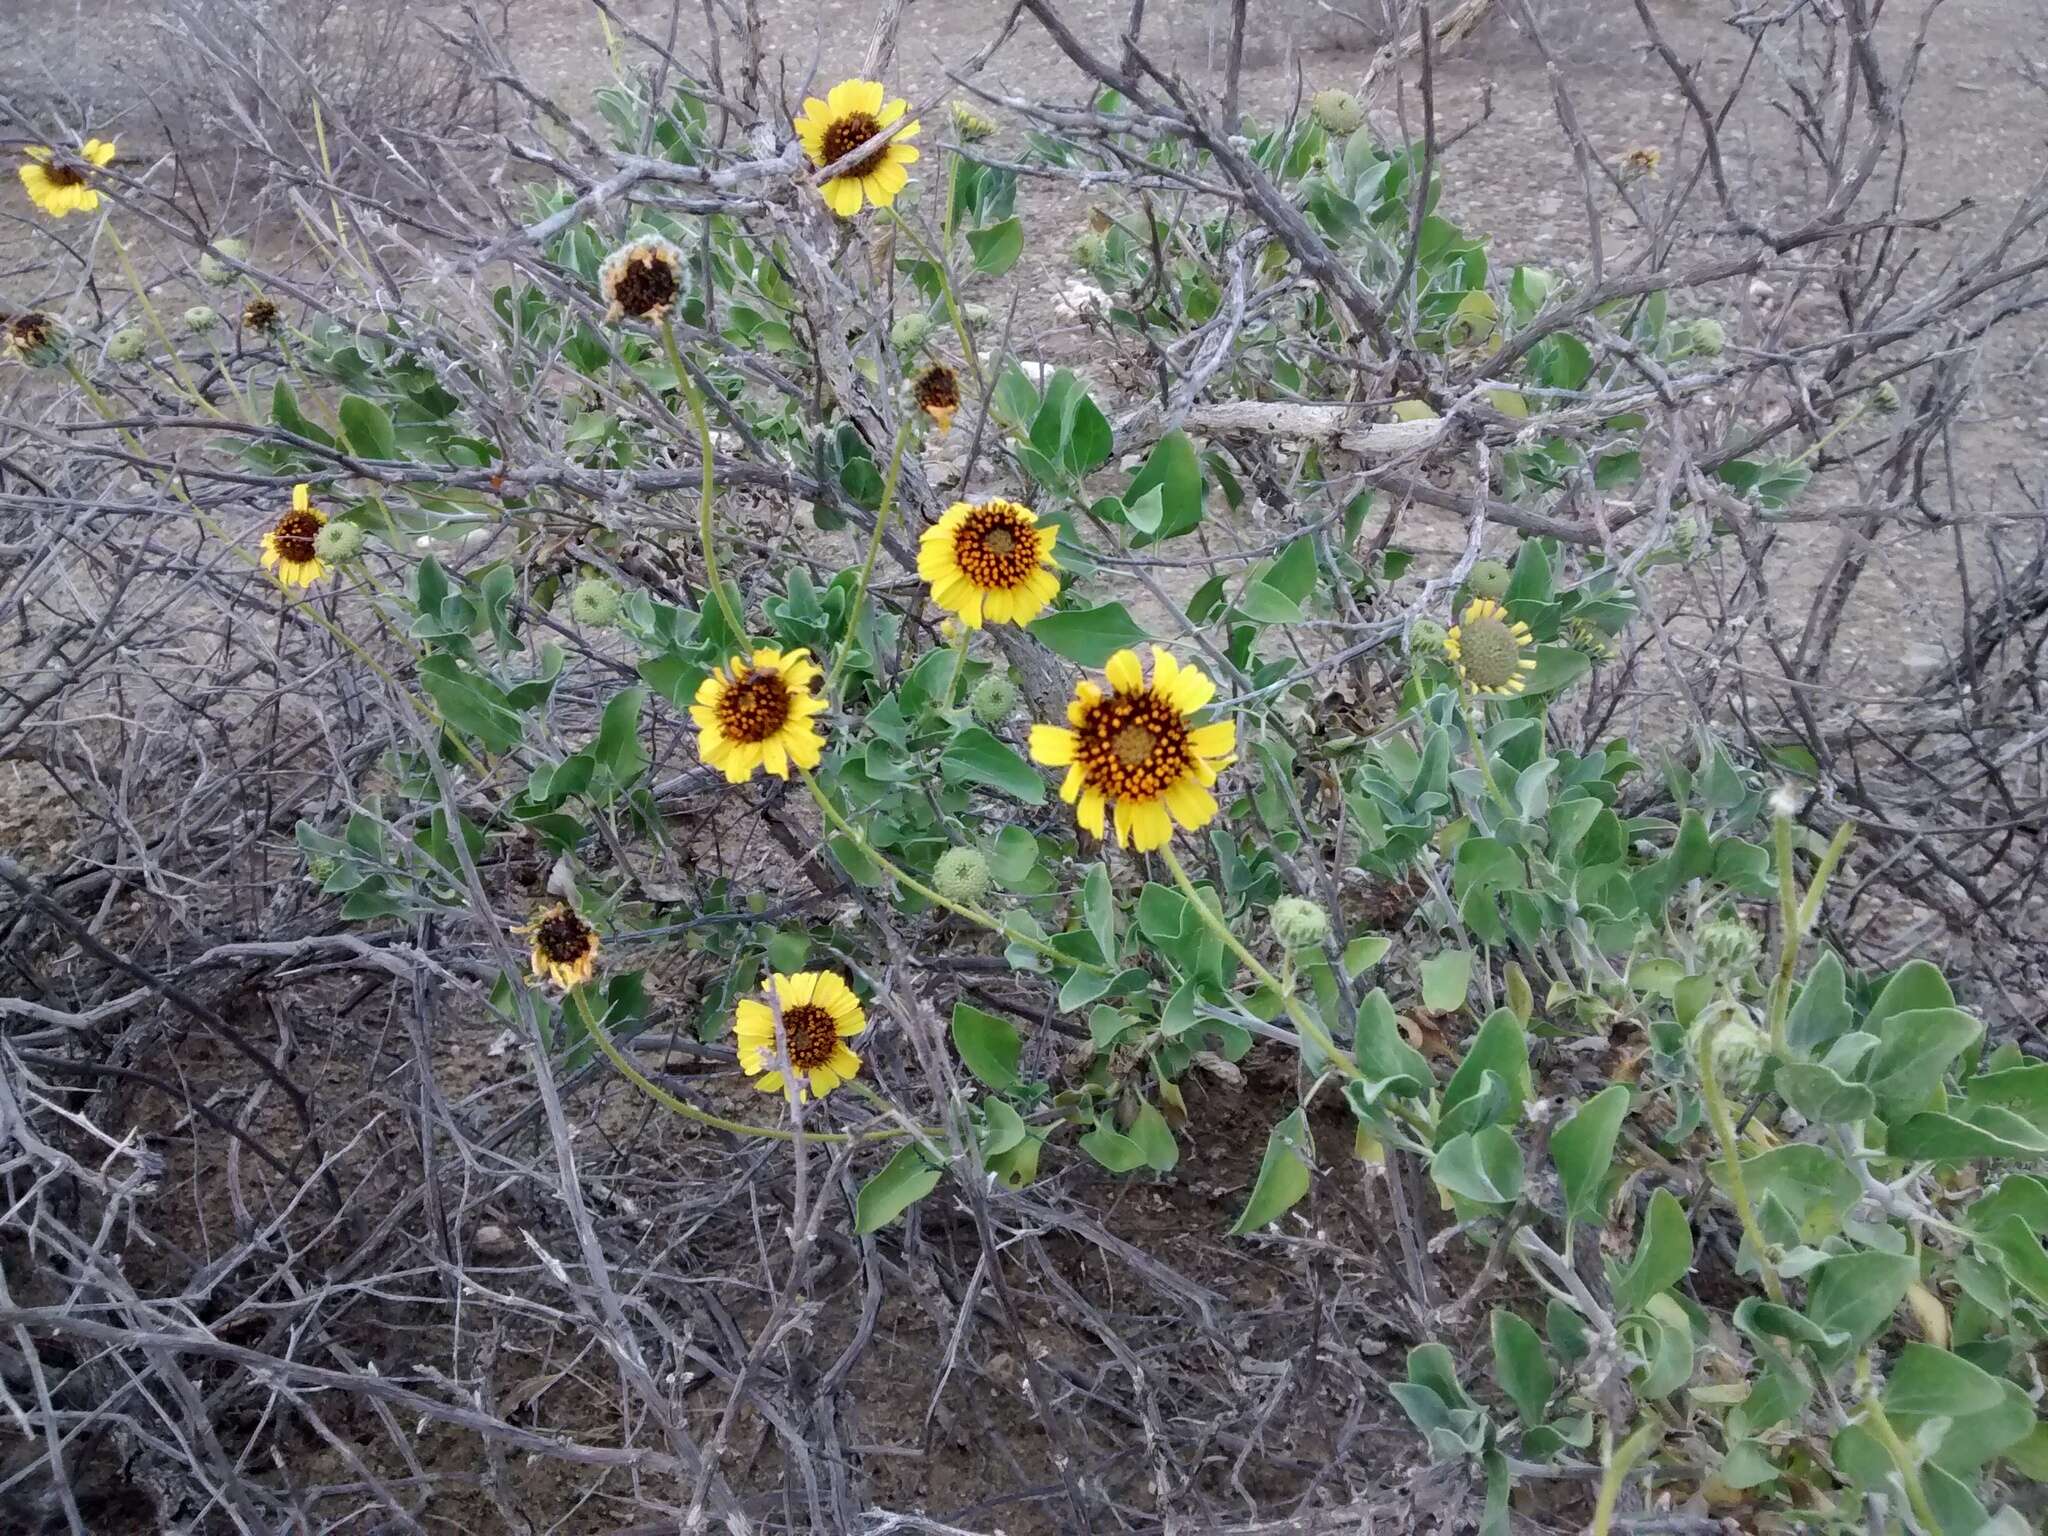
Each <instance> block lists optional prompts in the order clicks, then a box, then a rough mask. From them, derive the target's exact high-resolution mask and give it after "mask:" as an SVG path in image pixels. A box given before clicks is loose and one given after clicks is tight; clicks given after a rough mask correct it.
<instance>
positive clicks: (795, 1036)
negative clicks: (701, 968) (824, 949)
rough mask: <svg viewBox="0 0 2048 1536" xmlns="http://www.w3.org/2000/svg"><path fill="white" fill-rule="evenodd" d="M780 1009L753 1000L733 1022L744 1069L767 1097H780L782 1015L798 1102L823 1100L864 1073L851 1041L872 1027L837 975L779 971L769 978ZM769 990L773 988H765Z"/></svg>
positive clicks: (785, 1040) (830, 972) (781, 1087)
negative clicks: (811, 1097) (779, 1016)
mask: <svg viewBox="0 0 2048 1536" xmlns="http://www.w3.org/2000/svg"><path fill="white" fill-rule="evenodd" d="M769 985H770V986H772V987H773V988H774V989H775V1007H774V1008H771V1007H769V1006H768V1004H766V1003H764V1002H760V1001H757V1000H756V999H754V998H748V999H747V1000H746V1001H744V1002H742V1003H741V1004H740V1006H739V1011H738V1013H737V1014H736V1015H735V1017H734V1020H733V1043H734V1045H736V1046H737V1047H738V1048H739V1057H740V1067H741V1069H742V1070H743V1071H745V1072H746V1074H747V1076H749V1077H751V1078H753V1079H754V1086H755V1087H756V1088H759V1089H760V1090H761V1091H762V1092H763V1093H776V1092H780V1091H782V1090H783V1089H784V1087H785V1082H786V1080H785V1079H784V1077H783V1075H782V1065H781V1063H782V1055H783V1053H782V1051H780V1050H778V1049H776V1043H775V1015H776V1012H777V1010H778V1009H779V1010H780V1011H781V1014H782V1038H783V1043H784V1046H785V1048H786V1049H787V1051H788V1053H789V1068H790V1073H791V1075H792V1076H794V1077H795V1078H796V1079H797V1087H796V1094H797V1097H798V1098H800V1099H801V1098H805V1097H808V1095H809V1094H816V1095H817V1096H818V1097H819V1098H823V1097H824V1096H825V1095H826V1094H828V1093H830V1092H831V1091H832V1090H833V1089H834V1088H837V1087H838V1086H839V1085H840V1084H841V1083H843V1082H846V1081H848V1080H849V1079H851V1078H852V1077H853V1075H854V1074H855V1073H856V1072H858V1071H860V1058H859V1057H858V1056H856V1055H854V1053H853V1052H852V1050H851V1049H849V1048H848V1046H847V1044H846V1042H847V1041H848V1040H850V1039H852V1038H853V1037H854V1036H855V1035H858V1034H859V1033H860V1032H861V1031H862V1030H864V1029H866V1028H867V1027H868V1016H867V1014H866V1013H864V1012H863V1011H862V1010H861V1006H860V999H859V998H857V997H855V996H854V995H853V989H852V988H851V987H849V986H848V985H847V984H846V978H845V977H843V976H841V975H839V974H838V973H837V972H835V971H798V972H796V973H795V974H794V975H784V974H782V973H781V972H779V971H778V972H777V973H776V974H775V975H774V976H772V977H770V978H769ZM762 990H763V991H766V990H767V988H765V987H764V988H763V989H762Z"/></svg>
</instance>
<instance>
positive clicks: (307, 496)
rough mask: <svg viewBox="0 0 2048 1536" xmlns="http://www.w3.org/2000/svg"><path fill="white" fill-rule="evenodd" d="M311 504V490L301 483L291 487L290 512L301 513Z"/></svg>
mask: <svg viewBox="0 0 2048 1536" xmlns="http://www.w3.org/2000/svg"><path fill="white" fill-rule="evenodd" d="M312 504H313V488H312V487H311V486H309V485H306V484H305V483H303V482H301V483H300V484H298V485H295V486H293V487H292V510H293V511H294V512H303V511H305V510H306V509H307V508H308V507H310V506H311V505H312Z"/></svg>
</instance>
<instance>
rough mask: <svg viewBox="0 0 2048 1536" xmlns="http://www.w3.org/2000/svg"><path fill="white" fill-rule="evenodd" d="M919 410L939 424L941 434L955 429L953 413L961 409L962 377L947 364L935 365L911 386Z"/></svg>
mask: <svg viewBox="0 0 2048 1536" xmlns="http://www.w3.org/2000/svg"><path fill="white" fill-rule="evenodd" d="M910 397H911V399H913V400H915V401H916V402H917V408H918V409H919V410H920V411H923V412H924V413H925V415H927V416H929V417H931V419H932V420H933V421H934V422H935V423H937V424H938V428H939V431H940V432H941V433H945V432H950V431H952V429H953V413H954V412H955V411H957V410H959V409H960V375H959V374H957V373H955V372H954V371H953V369H952V367H951V366H950V365H949V364H946V363H933V364H932V365H931V367H929V368H927V369H925V371H924V372H923V373H920V374H919V375H918V376H917V382H916V383H914V384H912V385H911V386H910Z"/></svg>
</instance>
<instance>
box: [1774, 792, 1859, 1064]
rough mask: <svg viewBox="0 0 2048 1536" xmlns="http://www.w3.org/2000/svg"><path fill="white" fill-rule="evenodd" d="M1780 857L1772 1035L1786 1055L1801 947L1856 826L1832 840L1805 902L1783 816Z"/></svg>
mask: <svg viewBox="0 0 2048 1536" xmlns="http://www.w3.org/2000/svg"><path fill="white" fill-rule="evenodd" d="M1772 830H1773V834H1774V837H1775V841H1776V844H1777V853H1778V920H1779V921H1778V928H1779V933H1778V970H1777V975H1776V976H1775V977H1774V978H1773V979H1772V982H1771V1011H1770V1026H1771V1027H1770V1035H1771V1054H1772V1055H1774V1056H1782V1055H1784V1054H1785V1021H1786V1019H1787V1017H1788V1016H1789V1014H1790V1011H1791V1004H1792V972H1793V970H1794V968H1795V967H1796V966H1797V965H1798V962H1799V946H1800V945H1802V944H1804V943H1805V942H1806V936H1807V934H1808V933H1810V932H1811V931H1812V930H1813V925H1814V922H1815V920H1816V919H1818V918H1819V916H1820V903H1821V898H1822V897H1823V896H1825V895H1826V894H1827V888H1828V881H1829V880H1830V879H1832V878H1833V877H1834V873H1835V866H1836V865H1837V864H1839V863H1840V862H1841V860H1842V854H1843V853H1844V852H1845V851H1846V850H1847V849H1848V846H1849V839H1850V838H1851V837H1853V836H1855V833H1856V824H1855V823H1854V822H1849V821H1845V822H1843V823H1842V824H1841V825H1840V826H1839V827H1837V828H1835V835H1834V836H1833V837H1832V838H1830V839H1829V841H1828V846H1827V849H1826V851H1825V852H1823V853H1822V854H1821V856H1820V863H1818V864H1817V865H1815V866H1814V870H1813V880H1812V883H1811V884H1809V885H1808V886H1807V888H1806V896H1805V898H1804V899H1803V900H1802V899H1800V898H1799V895H1798V877H1797V875H1796V873H1795V871H1794V870H1793V868H1792V818H1791V817H1789V816H1780V817H1778V818H1777V824H1776V826H1775V827H1774V828H1773V829H1772Z"/></svg>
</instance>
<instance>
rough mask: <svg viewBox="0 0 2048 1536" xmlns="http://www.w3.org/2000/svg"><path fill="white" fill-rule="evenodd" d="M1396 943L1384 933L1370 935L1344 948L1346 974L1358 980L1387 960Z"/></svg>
mask: <svg viewBox="0 0 2048 1536" xmlns="http://www.w3.org/2000/svg"><path fill="white" fill-rule="evenodd" d="M1393 947H1394V941H1393V940H1392V939H1390V938H1388V937H1387V936H1386V935H1385V934H1383V933H1368V934H1366V935H1365V936H1364V937H1363V938H1357V939H1353V940H1352V941H1351V942H1350V943H1349V944H1346V945H1345V946H1344V974H1345V975H1346V976H1349V977H1351V978H1352V979H1353V980H1356V979H1357V978H1358V977H1359V976H1361V975H1363V974H1364V973H1365V972H1366V971H1368V970H1370V969H1372V967H1374V966H1376V965H1378V964H1379V963H1380V962H1381V961H1382V960H1384V959H1386V957H1387V951H1388V950H1390V949H1392V948H1393Z"/></svg>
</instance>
